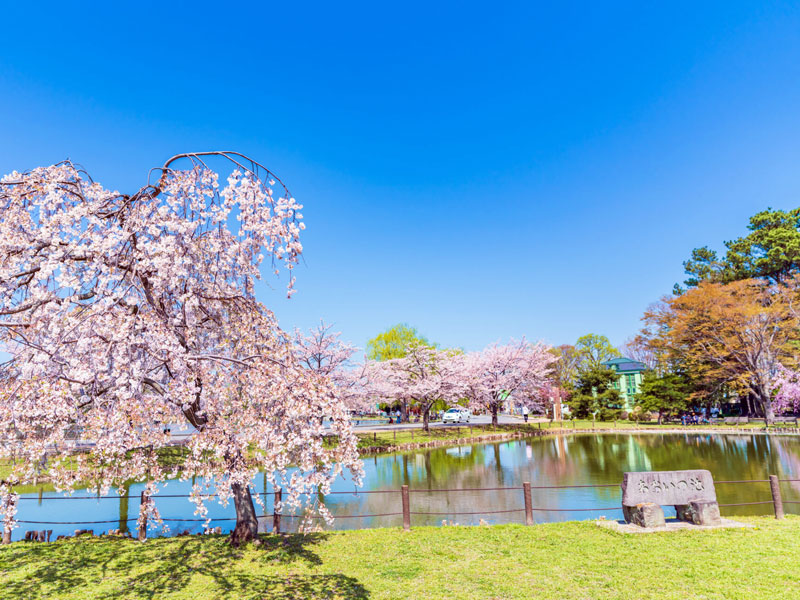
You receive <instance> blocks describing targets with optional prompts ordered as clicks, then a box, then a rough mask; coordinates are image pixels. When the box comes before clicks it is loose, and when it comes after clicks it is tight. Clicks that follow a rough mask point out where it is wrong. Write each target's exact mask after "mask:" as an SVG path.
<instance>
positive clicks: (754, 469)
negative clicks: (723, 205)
mask: <svg viewBox="0 0 800 600" xmlns="http://www.w3.org/2000/svg"><path fill="white" fill-rule="evenodd" d="M364 467H365V471H366V476H365V480H364V486H363V487H362V488H360V489H359V490H358V491H356V490H355V488H354V486H353V484H352V482H348V481H346V480H339V481H338V482H336V484H334V486H333V491H334V492H336V493H334V494H331V495H329V496H327V497H326V498H325V502H326V504H327V505H328V507H329V509H330V510H331V512H332V513H333V514H334V515H338V516H339V518H337V519H336V522H335V524H334V525H333V528H334V529H354V528H365V527H388V526H400V525H402V517H401V516H400V515H398V514H389V513H400V512H401V510H402V508H401V495H400V486H401V485H403V484H407V485H408V486H409V488H410V490H411V494H410V507H411V512H412V517H411V522H412V526H413V525H437V524H441V522H442V520H445V519H446V520H448V521H455V522H458V523H460V524H462V525H467V524H478V523H479V521H480V519H484V520H485V521H487V522H488V523H510V522H517V523H521V522H524V519H525V515H524V512H523V510H522V508H523V506H524V504H523V494H522V490H521V489H514V490H499V489H494V490H483V491H478V490H475V489H474V488H504V487H521V486H522V483H523V482H524V481H530V482H531V485H532V486H563V485H576V486H578V485H597V484H613V485H611V486H610V487H577V488H566V489H553V488H549V489H548V488H535V487H534V489H533V490H532V496H533V507H534V509H535V512H534V518H535V520H536V521H537V522H547V521H561V520H578V519H596V518H598V517H600V516H605V517H606V518H609V519H619V518H621V516H622V513H621V510H620V509H619V505H620V497H621V496H620V488H619V483H620V481H621V480H622V473H623V472H625V471H660V470H676V469H708V470H709V471H711V473H712V475H713V477H714V479H715V481H729V480H743V479H767V476H768V475H769V474H775V475H778V476H779V477H780V478H785V479H800V437H794V436H777V435H752V434H702V433H686V434H660V433H653V434H601V435H593V434H578V435H573V436H560V437H547V438H542V437H539V438H529V439H521V440H513V441H509V442H503V443H495V444H478V445H473V446H461V447H452V448H437V449H431V450H427V451H419V452H414V453H407V454H401V455H377V456H374V457H368V458H365V459H364ZM254 486H255V488H256V489H257V490H258V491H259V492H262V493H263V492H267V493H266V494H265V497H266V499H267V501H266V503H265V509H262V508H261V507H257V511H258V512H259V514H261V513H264V514H265V516H264V518H262V519H260V521H261V523H260V527H261V530H262V531H269V530H271V528H272V517H271V513H272V497H273V495H272V491H273V490H272V489H270V488H269V487H267V486H266V482H265V480H264V477H263V475H258V476H257V477H256V478H255V480H254ZM142 487H143V486H142V485H141V484H134V485H131V486H130V488H129V490H128V494H127V495H128V496H129V497H128V498H119V497H117V496H113V492H112V497H104V498H96V497H94V496H92V495H91V494H87V493H86V492H85V491H79V492H76V493H75V494H74V495H73V496H72V498H74V499H60V495H58V494H56V493H55V492H40V493H39V494H35V493H34V494H24V495H22V496H21V498H20V502H19V510H18V513H17V519H19V520H20V526H19V528H18V529H15V530H14V535H13V539H20V538H21V537H22V536H23V535H24V532H25V531H26V530H29V529H37V530H38V529H52V530H53V539H54V538H55V536H57V535H60V534H72V533H73V532H74V530H75V529H83V528H86V529H93V530H94V532H95V534H99V533H101V532H104V531H107V530H109V529H117V528H121V529H123V530H125V529H126V527H127V528H130V529H131V530H134V529H135V528H136V516H137V514H138V509H139V495H140V493H141V490H142ZM190 488H191V482H190V481H184V482H181V481H171V482H169V483H168V485H166V486H165V487H164V488H163V490H162V491H161V492H160V493H159V495H157V496H156V497H155V498H156V500H155V501H156V503H157V506H158V508H159V510H160V512H161V515H162V516H163V517H165V522H166V524H167V525H168V526H169V528H170V533H172V534H174V533H176V532H179V531H184V530H188V531H190V532H199V531H201V530H202V528H203V523H202V521H197V520H195V519H197V517H196V516H195V515H194V514H193V512H194V506H193V505H192V504H191V503H190V502H189V501H188V499H187V498H185V497H167V495H186V494H188V493H189V490H190ZM453 489H459V490H464V489H466V490H469V491H439V490H453ZM716 489H717V497H718V499H719V502H720V504H733V503H740V502H758V501H769V500H770V499H771V496H770V491H769V484H768V483H751V484H730V483H728V484H726V483H719V484H717V486H716ZM381 490H389V491H388V492H387V493H377V492H380V491H381ZM782 492H783V499H784V501H787V500H789V501H798V500H800V481H793V482H785V483H783V484H782ZM208 507H209V516H211V517H213V518H214V519H217V520H214V521H213V522H212V526H213V527H216V526H219V527H222V529H223V531H228V530H230V529H231V527H232V526H233V523H234V521H233V520H232V517H233V515H234V511H233V507H232V505H229V506H228V507H222V506H220V505H219V504H218V503H216V502H209V503H208ZM785 509H786V512H800V504H788V505H786V506H785ZM489 511H506V512H494V513H491V514H489ZM670 511H671V512H672V514H674V511H672V509H666V510H665V512H666V514H667V516H670ZM422 513H436V514H422ZM456 513H482V514H456ZM771 513H772V506H771V504H763V505H758V506H741V507H723V508H722V514H723V516H736V515H757V514H771ZM353 515H384V516H373V517H355V516H353ZM181 519H184V520H181ZM226 519H227V520H226ZM24 521H38V522H50V523H49V524H48V523H45V524H39V523H25V522H24ZM84 521H94V522H95V523H92V524H79V523H77V522H84ZM99 521H104V522H99ZM297 523H298V519H297V518H286V517H284V518H283V519H282V524H281V527H282V529H283V530H285V531H295V530H296V529H297ZM153 534H155V535H158V534H159V532H153V533H150V535H153Z"/></svg>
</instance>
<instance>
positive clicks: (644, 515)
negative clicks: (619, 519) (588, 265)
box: [622, 502, 666, 529]
mask: <svg viewBox="0 0 800 600" xmlns="http://www.w3.org/2000/svg"><path fill="white" fill-rule="evenodd" d="M622 514H623V515H624V516H625V522H626V523H630V524H632V525H638V526H639V527H646V528H648V529H654V528H658V527H664V526H665V525H666V522H665V520H664V511H663V510H662V509H661V507H660V506H659V505H658V504H655V503H653V502H641V503H639V504H637V505H636V506H625V505H623V506H622Z"/></svg>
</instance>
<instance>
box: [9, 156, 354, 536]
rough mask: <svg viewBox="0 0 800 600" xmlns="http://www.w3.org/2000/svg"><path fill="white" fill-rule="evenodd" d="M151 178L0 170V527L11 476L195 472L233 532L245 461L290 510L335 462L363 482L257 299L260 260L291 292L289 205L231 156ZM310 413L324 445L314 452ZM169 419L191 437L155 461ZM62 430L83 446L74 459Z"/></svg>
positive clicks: (328, 396)
mask: <svg viewBox="0 0 800 600" xmlns="http://www.w3.org/2000/svg"><path fill="white" fill-rule="evenodd" d="M220 159H227V160H229V161H231V162H232V163H234V166H235V169H234V170H233V172H232V173H231V174H230V175H229V176H228V177H227V179H226V180H225V181H224V183H221V182H220V181H219V176H218V175H217V173H216V172H214V171H212V170H211V169H210V168H209V167H208V166H207V163H206V162H204V161H208V160H220ZM179 160H185V161H188V162H189V165H188V168H186V169H183V170H179V169H176V168H175V165H176V164H177V162H178V161H179ZM154 173H155V176H156V177H157V181H156V182H154V183H148V185H146V186H145V187H143V188H142V189H140V190H139V191H137V192H135V193H134V194H130V195H129V194H122V193H119V192H116V191H110V190H107V189H105V188H103V187H102V186H101V185H100V184H99V183H97V182H94V181H92V179H91V178H90V177H89V176H88V175H87V174H86V173H85V172H84V171H82V170H81V169H79V168H78V167H76V166H75V165H73V164H72V163H70V162H64V163H59V164H57V165H53V166H51V167H43V168H37V169H34V170H32V171H29V172H25V173H18V172H14V173H11V174H10V175H7V176H5V177H4V178H2V180H0V347H2V348H3V349H4V350H6V351H7V352H8V353H10V355H11V358H10V360H8V361H7V362H5V363H4V364H3V365H2V366H0V452H1V453H2V454H3V455H5V456H14V457H15V458H16V464H15V466H14V467H13V469H12V472H11V474H10V476H9V477H8V478H7V479H6V481H5V482H3V484H2V485H0V495H2V498H0V513H2V515H3V518H4V520H5V524H6V528H9V527H13V517H14V501H13V500H14V495H13V492H12V488H11V486H12V485H18V484H25V483H28V482H31V481H32V480H33V479H34V478H35V477H37V476H41V475H47V476H49V477H50V478H51V479H52V481H53V484H54V485H55V486H56V487H57V489H62V490H69V489H73V488H75V487H76V486H77V485H78V484H79V482H88V483H89V484H90V486H91V487H92V488H93V489H97V490H99V491H100V492H101V493H106V492H107V490H109V488H110V487H111V486H114V485H119V484H121V483H122V482H124V481H129V480H140V481H146V482H148V490H149V491H150V492H153V493H155V492H156V488H157V486H156V484H158V483H159V482H163V481H165V480H166V479H168V478H171V477H181V478H184V479H185V478H190V477H197V478H198V480H199V481H202V482H204V483H203V484H202V485H198V487H197V489H196V490H195V491H194V492H193V497H192V501H194V502H195V504H196V505H197V507H198V512H199V514H204V511H203V509H202V503H203V502H204V501H205V500H206V499H207V497H208V492H209V490H210V487H211V486H213V487H214V488H215V491H216V493H217V497H218V499H219V500H220V501H221V502H222V503H223V504H225V503H227V502H228V501H229V500H230V499H233V500H234V505H235V508H236V514H237V524H236V527H235V529H234V532H233V534H232V537H231V540H232V542H233V543H239V542H241V541H246V540H247V539H252V537H253V536H254V535H255V532H256V531H257V521H256V518H255V511H254V508H253V502H252V497H251V493H250V481H251V480H252V478H253V477H254V475H255V474H256V473H257V472H259V471H264V472H265V473H266V475H267V479H268V480H269V481H270V482H271V483H272V485H273V486H275V487H276V488H282V489H283V490H284V492H285V493H284V495H283V499H284V501H283V504H284V506H286V507H288V508H289V509H291V508H299V507H301V506H303V504H304V503H305V502H314V501H315V500H314V499H315V498H316V497H317V493H318V492H322V493H327V491H328V490H329V488H330V485H331V483H332V481H333V480H334V479H335V478H337V477H339V476H341V475H343V474H344V473H345V472H349V474H350V475H351V476H352V477H353V478H354V479H355V480H356V483H360V478H361V476H362V467H361V463H360V461H359V460H358V458H357V451H356V444H357V440H356V437H355V435H354V433H353V431H352V427H351V425H350V421H349V414H348V411H347V408H346V406H345V405H344V403H343V402H342V400H341V398H340V397H339V395H338V393H337V389H336V386H335V385H334V384H333V383H332V382H331V380H330V378H329V377H328V374H326V373H323V372H319V371H315V370H311V369H308V368H304V367H303V364H301V362H300V361H299V360H298V356H297V355H296V353H295V348H294V346H293V344H292V340H291V339H290V336H288V335H286V334H285V333H284V332H283V331H281V329H280V328H279V327H278V324H277V322H276V320H275V318H274V316H273V314H272V313H271V312H270V311H269V310H268V309H267V308H266V307H264V306H263V305H261V304H260V303H259V302H257V301H256V299H255V296H254V282H255V280H256V279H258V278H259V277H260V267H261V263H262V261H263V260H265V257H266V260H268V261H269V264H270V269H271V270H276V271H279V268H280V267H281V266H283V267H284V268H285V269H287V270H288V274H289V278H288V282H289V283H288V288H289V293H290V294H291V292H292V290H293V287H294V277H293V276H292V269H293V267H294V266H295V264H296V263H297V259H298V256H299V255H300V253H301V251H302V245H301V244H300V240H299V233H300V231H301V229H302V223H300V219H301V217H302V215H301V214H300V212H299V211H300V210H301V209H302V206H301V205H300V204H298V203H297V202H296V201H295V200H294V199H293V198H292V197H291V195H290V194H289V193H288V191H287V190H286V189H285V188H281V193H280V194H275V192H274V189H273V185H271V184H269V183H267V181H268V178H270V177H271V178H273V179H275V180H277V178H275V177H274V175H272V174H271V173H270V172H269V171H267V170H266V169H265V168H264V167H262V166H261V165H258V164H257V163H255V162H252V161H250V160H249V159H247V158H245V157H243V156H242V155H239V154H236V153H203V154H192V155H178V156H176V157H173V158H172V159H170V160H169V161H167V162H166V163H165V164H164V166H163V167H161V168H160V169H157V170H155V171H154ZM280 185H281V186H282V184H280ZM323 416H324V417H328V418H329V422H330V425H329V426H330V431H332V432H333V433H335V434H336V435H338V437H339V440H340V443H339V445H338V447H337V448H335V449H326V448H323V436H324V434H325V433H326V430H325V428H324V427H323V424H322V417H323ZM168 423H177V424H179V425H180V426H181V427H184V428H186V430H187V431H188V432H190V433H191V435H190V436H189V438H188V442H187V443H186V448H187V450H188V454H187V455H186V456H185V458H184V459H182V461H181V462H180V464H178V465H175V466H171V467H169V468H167V467H164V466H162V465H161V464H160V463H159V461H158V452H159V451H160V450H161V449H162V448H165V447H167V446H169V445H170V444H171V443H172V440H171V436H170V434H169V432H167V431H165V424H168ZM76 438H80V440H81V441H83V442H88V443H89V445H90V449H89V450H88V452H84V453H80V454H77V455H76V454H74V450H75V443H76V441H75V440H76ZM143 510H146V511H150V513H151V514H149V515H148V518H152V517H156V516H157V513H155V512H154V511H155V508H153V507H145V508H144V509H143ZM321 512H322V513H323V514H325V515H327V514H328V513H327V511H325V510H324V509H322V510H321Z"/></svg>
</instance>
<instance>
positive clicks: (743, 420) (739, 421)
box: [725, 417, 750, 425]
mask: <svg viewBox="0 0 800 600" xmlns="http://www.w3.org/2000/svg"><path fill="white" fill-rule="evenodd" d="M749 422H750V417H725V425H747V424H748V423H749Z"/></svg>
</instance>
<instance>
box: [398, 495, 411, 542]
mask: <svg viewBox="0 0 800 600" xmlns="http://www.w3.org/2000/svg"><path fill="white" fill-rule="evenodd" d="M400 494H401V495H402V497H403V529H404V530H405V531H408V530H409V529H411V509H410V508H409V503H408V486H407V485H404V486H403V487H402V488H400Z"/></svg>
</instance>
